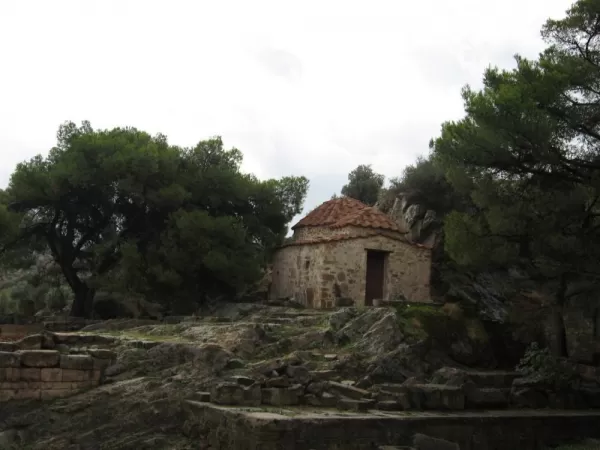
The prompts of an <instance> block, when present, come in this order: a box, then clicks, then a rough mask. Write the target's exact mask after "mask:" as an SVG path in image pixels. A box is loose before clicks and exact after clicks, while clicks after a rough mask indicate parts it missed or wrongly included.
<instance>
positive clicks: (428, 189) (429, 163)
mask: <svg viewBox="0 0 600 450" xmlns="http://www.w3.org/2000/svg"><path fill="white" fill-rule="evenodd" d="M400 194H403V195H405V196H407V197H408V198H409V199H411V201H413V202H414V203H419V204H421V205H424V206H425V207H426V208H427V209H432V210H434V211H436V212H437V213H438V214H440V215H444V214H446V213H447V212H449V211H452V210H454V209H461V208H462V203H463V202H464V198H463V196H461V195H459V193H458V192H457V191H456V190H455V189H454V187H453V185H452V184H450V183H449V182H448V180H447V179H446V173H445V171H444V168H443V167H441V166H440V165H439V164H436V162H435V161H434V160H433V159H432V158H430V157H428V158H424V157H419V158H417V161H416V162H415V163H414V164H411V165H408V166H406V167H405V168H404V171H403V173H402V175H401V176H400V177H397V178H392V179H391V180H390V186H389V187H388V188H387V189H384V190H383V191H382V192H381V194H380V195H381V197H382V198H383V203H386V204H389V206H390V207H391V206H392V204H393V199H395V198H396V197H398V196H399V195H400Z"/></svg>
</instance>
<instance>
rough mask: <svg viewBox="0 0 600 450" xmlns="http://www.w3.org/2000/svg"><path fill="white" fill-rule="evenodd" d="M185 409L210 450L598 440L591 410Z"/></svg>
mask: <svg viewBox="0 0 600 450" xmlns="http://www.w3.org/2000/svg"><path fill="white" fill-rule="evenodd" d="M184 409H185V411H186V413H187V414H188V415H189V416H190V418H191V419H194V420H197V419H200V418H201V420H202V421H203V424H204V426H205V427H206V428H205V429H206V430H207V431H208V433H209V438H208V439H209V441H210V445H211V446H212V447H213V448H255V449H261V450H279V449H285V450H311V449H317V448H318V449H326V448H337V449H344V450H372V449H374V448H377V446H381V445H393V446H400V447H401V446H403V445H404V446H410V445H411V444H412V436H414V434H415V433H422V434H425V435H428V436H434V437H436V438H441V439H446V440H449V441H452V442H454V443H456V444H458V445H459V448H462V449H470V450H484V449H494V450H516V449H533V448H539V445H540V443H541V442H560V441H564V440H565V439H573V436H578V437H581V438H586V437H589V438H596V437H598V436H600V411H589V410H586V411H547V410H546V411H523V410H504V411H476V412H467V411H458V412H450V413H449V412H426V413H418V412H414V413H411V414H406V413H398V414H395V413H393V412H387V413H382V412H380V413H355V412H344V413H339V414H336V413H335V412H334V411H331V410H320V409H319V408H313V409H312V410H311V409H310V408H308V407H301V408H294V407H290V408H289V409H290V411H291V412H292V414H277V413H274V412H264V411H261V410H252V411H250V410H248V409H245V408H230V407H219V406H217V405H213V404H209V403H197V402H184ZM317 430H318V432H317Z"/></svg>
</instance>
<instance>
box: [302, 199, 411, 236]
mask: <svg viewBox="0 0 600 450" xmlns="http://www.w3.org/2000/svg"><path fill="white" fill-rule="evenodd" d="M319 226H321V227H331V228H342V227H346V226H355V227H361V228H373V229H380V230H390V231H399V232H402V230H401V229H400V228H399V227H398V224H396V222H394V221H393V220H392V219H391V218H390V217H389V216H387V215H386V214H384V213H383V212H381V211H379V210H378V209H376V208H373V207H371V206H367V205H365V204H364V203H362V202H360V201H358V200H355V199H353V198H350V197H341V198H335V199H332V200H329V201H327V202H325V203H323V204H322V205H320V206H319V207H317V208H316V209H314V210H313V211H311V212H310V213H308V214H307V215H306V217H304V218H303V219H302V220H300V221H299V222H298V223H297V224H296V225H294V226H293V227H292V229H296V228H301V227H319Z"/></svg>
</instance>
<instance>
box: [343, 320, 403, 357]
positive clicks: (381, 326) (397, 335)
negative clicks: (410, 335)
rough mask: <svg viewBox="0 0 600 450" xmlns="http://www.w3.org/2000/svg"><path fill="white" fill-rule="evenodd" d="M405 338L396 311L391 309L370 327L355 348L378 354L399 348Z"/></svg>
mask: <svg viewBox="0 0 600 450" xmlns="http://www.w3.org/2000/svg"><path fill="white" fill-rule="evenodd" d="M342 331H343V330H342ZM403 340H404V334H403V333H402V329H401V328H400V324H399V322H398V318H397V317H396V314H395V313H394V312H392V311H389V312H388V313H387V314H385V315H384V316H383V317H382V318H381V319H379V320H378V321H377V322H375V323H374V324H373V325H372V326H371V327H369V329H368V331H367V332H366V333H364V334H363V335H362V337H361V339H360V340H359V341H358V342H357V343H356V344H355V348H356V350H358V351H362V352H365V353H367V354H370V355H376V354H379V353H384V352H388V351H391V350H393V349H395V348H397V347H398V345H399V344H400V343H401V342H402V341H403Z"/></svg>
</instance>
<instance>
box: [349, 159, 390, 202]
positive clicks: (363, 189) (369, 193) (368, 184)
mask: <svg viewBox="0 0 600 450" xmlns="http://www.w3.org/2000/svg"><path fill="white" fill-rule="evenodd" d="M384 181H385V177H384V176H383V175H382V174H379V173H375V172H374V171H373V169H372V168H371V166H370V165H364V164H363V165H360V166H358V167H357V168H356V169H354V170H353V171H352V172H350V173H349V174H348V184H346V185H344V187H342V195H345V196H347V197H352V198H355V199H356V200H360V201H361V202H363V203H364V204H366V205H369V206H372V205H374V204H375V203H376V202H377V199H378V198H379V192H380V191H381V189H382V188H383V183H384Z"/></svg>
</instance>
